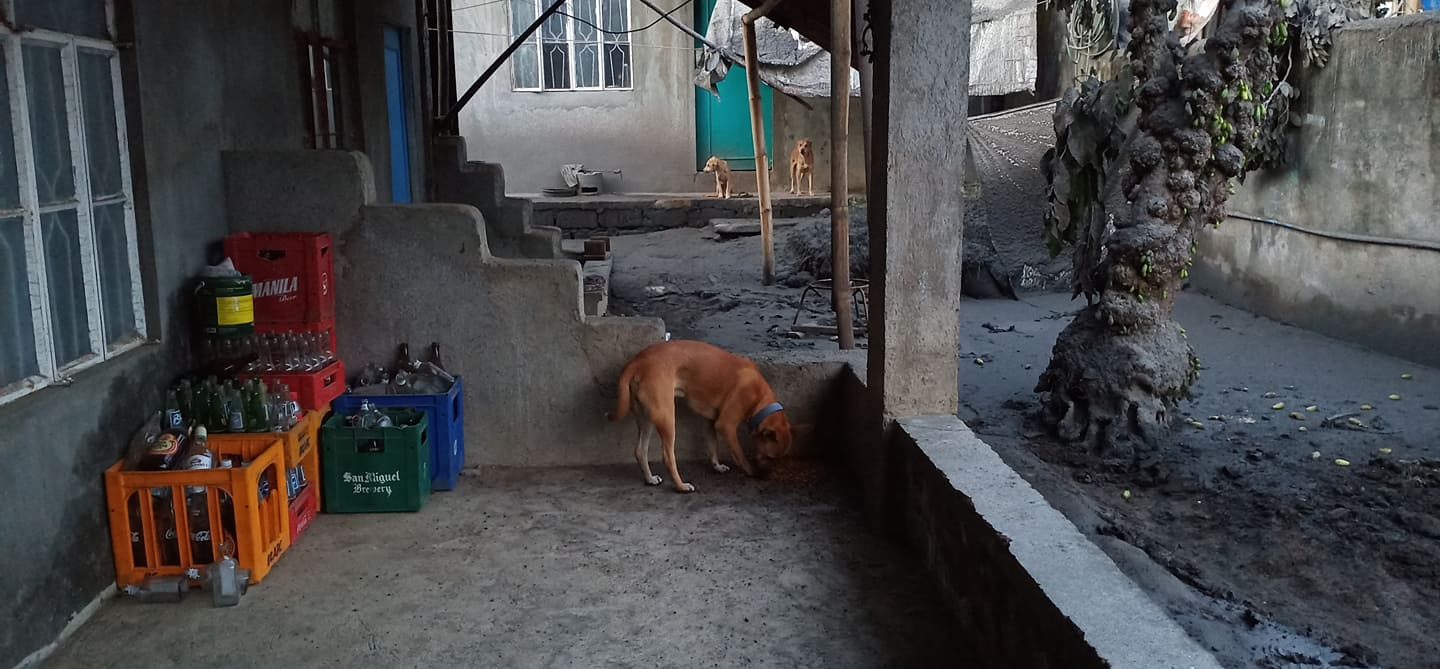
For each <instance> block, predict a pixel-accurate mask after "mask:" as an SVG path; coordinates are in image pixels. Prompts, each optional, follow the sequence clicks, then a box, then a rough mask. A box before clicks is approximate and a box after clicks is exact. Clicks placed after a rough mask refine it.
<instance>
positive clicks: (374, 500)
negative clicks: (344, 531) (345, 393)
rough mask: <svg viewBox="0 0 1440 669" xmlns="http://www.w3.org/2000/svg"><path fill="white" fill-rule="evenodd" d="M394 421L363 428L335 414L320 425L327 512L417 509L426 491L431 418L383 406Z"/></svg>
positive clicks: (428, 487) (322, 487) (428, 479)
mask: <svg viewBox="0 0 1440 669" xmlns="http://www.w3.org/2000/svg"><path fill="white" fill-rule="evenodd" d="M382 411H384V412H385V414H386V415H388V416H390V419H391V420H392V421H394V423H395V425H396V426H397V427H381V428H373V429H364V428H358V427H350V426H348V425H346V424H345V416H344V415H341V414H338V413H337V414H334V415H332V416H330V418H329V419H327V420H326V421H325V424H324V425H323V426H321V428H320V471H321V474H322V477H323V479H324V485H322V486H321V487H320V490H321V493H322V495H323V496H324V498H325V513H375V512H382V511H419V510H420V508H421V507H423V506H425V498H427V497H429V496H430V440H429V431H430V420H429V417H428V416H426V414H425V412H424V411H419V410H414V409H382Z"/></svg>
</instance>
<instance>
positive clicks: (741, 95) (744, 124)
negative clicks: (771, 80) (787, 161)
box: [695, 0, 775, 170]
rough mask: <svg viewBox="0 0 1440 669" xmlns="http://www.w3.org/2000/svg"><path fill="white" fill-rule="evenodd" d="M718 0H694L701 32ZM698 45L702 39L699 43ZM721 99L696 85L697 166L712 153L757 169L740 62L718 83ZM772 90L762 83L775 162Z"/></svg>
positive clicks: (738, 166) (763, 109) (735, 164)
mask: <svg viewBox="0 0 1440 669" xmlns="http://www.w3.org/2000/svg"><path fill="white" fill-rule="evenodd" d="M714 9H715V0H699V2H696V3H695V29H696V30H698V31H700V32H701V33H704V32H705V29H706V28H707V27H709V26H710V12H712V11H714ZM696 45H697V46H699V43H698V42H697V44H696ZM717 88H718V89H719V90H720V99H719V100H716V99H715V96H713V95H711V94H710V92H709V91H703V90H700V88H698V87H696V88H695V169H696V170H699V169H702V168H704V167H705V161H706V160H709V159H710V156H718V157H720V158H721V159H722V160H727V161H729V162H730V169H734V170H753V169H755V140H754V139H753V138H752V136H751V134H750V92H749V90H747V89H746V87H745V69H744V68H742V67H739V66H738V65H737V66H735V67H731V68H730V73H729V74H728V75H726V77H725V80H724V81H722V82H720V85H719V86H718V87H717ZM771 93H772V92H771V90H770V87H769V86H766V85H765V84H764V83H763V82H762V83H761V84H760V114H761V116H762V117H763V118H764V120H765V149H766V153H768V154H769V156H768V157H769V158H770V164H771V165H774V164H775V143H774V141H773V138H774V136H775V134H774V129H773V123H772V119H771V109H772V105H771Z"/></svg>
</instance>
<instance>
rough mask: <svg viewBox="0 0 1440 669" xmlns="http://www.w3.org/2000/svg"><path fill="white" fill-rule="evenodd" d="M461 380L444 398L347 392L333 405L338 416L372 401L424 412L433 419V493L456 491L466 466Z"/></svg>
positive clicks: (431, 463)
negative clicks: (462, 470) (456, 484)
mask: <svg viewBox="0 0 1440 669" xmlns="http://www.w3.org/2000/svg"><path fill="white" fill-rule="evenodd" d="M460 381H461V379H460V377H459V376H456V377H455V385H454V386H451V387H450V392H448V393H445V394H443V395H353V394H351V393H345V394H344V395H341V396H339V397H337V398H335V400H334V401H333V402H331V403H330V408H331V409H333V410H334V411H335V413H339V414H347V415H348V414H352V413H355V412H356V411H358V410H359V409H360V403H361V402H364V401H365V400H370V403H371V404H374V405H375V406H377V407H382V408H397V407H398V408H407V409H420V410H423V411H424V412H425V413H426V414H427V415H428V416H429V417H430V469H431V471H433V472H434V474H432V475H431V478H430V489H431V490H454V489H455V480H456V478H458V477H459V475H460V468H461V467H464V466H465V410H464V409H465V404H464V401H463V393H462V392H461V383H460Z"/></svg>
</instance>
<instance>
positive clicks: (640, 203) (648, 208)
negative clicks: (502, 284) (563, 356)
mask: <svg viewBox="0 0 1440 669" xmlns="http://www.w3.org/2000/svg"><path fill="white" fill-rule="evenodd" d="M829 206H830V198H829V196H823V195H822V196H816V197H786V198H776V199H774V200H772V201H771V209H772V211H773V212H774V215H775V217H776V218H808V217H811V216H815V215H817V214H818V213H820V211H821V210H823V209H826V208H828V207H829ZM534 208H535V213H534V218H533V220H534V221H535V223H537V224H539V225H546V226H554V227H556V228H559V229H560V231H561V233H562V234H563V235H564V236H565V238H566V239H583V238H586V237H589V236H591V235H596V234H604V235H633V234H640V233H645V232H656V231H659V230H668V229H670V228H685V227H690V228H703V227H705V226H706V225H709V224H710V221H712V220H714V219H717V218H753V219H759V218H760V201H759V200H757V199H755V198H754V197H746V198H730V199H723V200H722V199H718V198H707V197H696V196H693V195H684V196H681V195H677V196H665V195H657V196H652V197H645V196H639V195H612V196H608V197H607V196H595V197H586V196H576V197H567V198H545V199H540V200H536V201H535V203H534Z"/></svg>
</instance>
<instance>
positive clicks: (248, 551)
mask: <svg viewBox="0 0 1440 669" xmlns="http://www.w3.org/2000/svg"><path fill="white" fill-rule="evenodd" d="M217 436H218V435H217ZM210 448H211V450H213V451H214V452H215V455H216V457H217V458H221V457H226V456H230V457H232V458H233V457H239V458H240V459H242V460H248V461H249V463H250V464H248V465H246V466H244V467H231V468H228V469H226V468H217V469H203V470H191V471H155V472H149V471H146V472H142V471H122V470H121V467H122V466H123V464H124V462H123V461H121V462H116V463H115V464H114V465H111V467H110V468H109V469H107V470H105V498H106V504H107V506H108V507H109V513H110V543H111V547H112V549H113V550H114V553H115V583H116V585H118V586H119V587H121V588H123V587H125V586H127V585H139V584H140V583H141V582H142V581H144V580H145V579H146V578H147V577H149V576H155V575H176V574H184V573H185V572H186V570H188V569H190V568H192V567H200V566H202V564H203V563H197V562H195V560H194V558H193V556H192V554H191V546H190V541H188V540H179V541H175V545H174V551H173V552H174V553H175V555H174V556H173V557H174V559H168V558H167V557H166V556H165V554H164V552H163V549H164V548H165V546H163V545H162V544H167V543H169V542H168V541H166V540H167V539H170V537H169V535H168V534H167V535H166V537H164V538H162V537H161V529H160V521H159V520H158V519H157V518H156V515H157V514H156V511H157V510H156V508H155V507H156V505H155V500H156V498H155V497H154V495H153V491H154V490H156V489H168V490H169V495H170V500H171V501H172V503H173V506H171V508H172V509H173V512H172V514H171V515H172V517H173V518H174V532H175V536H176V537H181V538H184V537H189V536H190V527H189V525H190V523H189V514H188V511H189V509H188V508H187V505H186V499H185V488H186V487H187V486H205V487H206V488H207V490H206V495H205V497H206V504H207V506H208V507H209V508H208V509H207V513H208V516H209V522H210V527H211V528H221V527H222V526H223V525H222V518H221V513H220V495H219V494H218V491H221V490H223V491H225V492H226V493H227V494H228V495H229V496H230V499H231V500H232V503H233V507H234V523H235V528H234V529H235V534H234V537H235V544H236V547H235V548H236V550H235V559H236V560H238V561H239V563H240V566H241V567H242V568H244V569H249V570H250V582H251V583H259V582H260V581H262V580H264V578H265V575H266V574H268V573H270V569H271V567H273V566H274V565H275V562H276V561H277V560H279V559H280V556H281V555H283V554H284V553H285V551H286V550H287V549H288V548H290V518H289V509H288V504H287V500H286V499H285V489H284V488H283V487H281V486H282V485H283V483H284V481H285V479H284V450H285V447H284V445H283V444H282V443H281V440H280V439H278V438H276V437H275V436H274V435H270V440H269V441H268V442H261V441H258V440H257V441H254V442H250V443H230V444H225V443H219V444H217V443H215V441H214V440H211V442H210ZM316 478H317V479H318V478H319V477H316ZM262 481H263V483H264V484H265V485H268V486H269V490H270V494H269V495H268V496H266V497H265V498H264V499H261V496H260V488H261V485H262ZM132 501H133V502H134V504H133V506H134V511H133V513H134V515H135V516H138V517H139V520H140V523H139V524H140V527H138V528H136V527H134V524H133V523H132V522H131V513H132V511H131V508H132V504H131V502H132ZM132 533H134V534H133V536H134V538H135V539H136V541H134V542H132ZM218 544H219V542H218V541H215V542H212V544H211V545H212V546H214V545H218Z"/></svg>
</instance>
